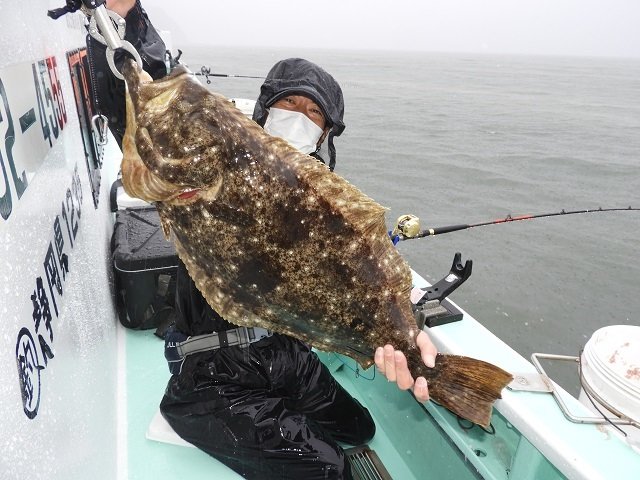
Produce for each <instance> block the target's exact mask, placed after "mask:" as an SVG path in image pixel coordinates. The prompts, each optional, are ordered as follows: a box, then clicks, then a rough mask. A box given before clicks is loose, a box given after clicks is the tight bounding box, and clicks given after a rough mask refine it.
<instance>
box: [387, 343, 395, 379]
mask: <svg viewBox="0 0 640 480" xmlns="http://www.w3.org/2000/svg"><path fill="white" fill-rule="evenodd" d="M384 374H385V376H386V377H387V380H389V381H390V382H395V381H396V361H395V355H394V349H393V347H392V346H391V345H385V346H384Z"/></svg>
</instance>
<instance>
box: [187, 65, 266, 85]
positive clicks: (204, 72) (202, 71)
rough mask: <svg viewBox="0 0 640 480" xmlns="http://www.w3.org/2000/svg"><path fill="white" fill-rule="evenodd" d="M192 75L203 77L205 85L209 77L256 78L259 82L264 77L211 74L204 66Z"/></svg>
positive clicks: (208, 81) (209, 69) (209, 81)
mask: <svg viewBox="0 0 640 480" xmlns="http://www.w3.org/2000/svg"><path fill="white" fill-rule="evenodd" d="M194 75H197V76H200V77H205V79H206V80H207V83H208V84H209V83H211V80H210V79H209V77H224V78H257V79H260V80H264V79H265V77H254V76H252V75H231V74H229V73H211V67H205V66H204V65H203V66H202V67H200V71H199V72H196V73H194Z"/></svg>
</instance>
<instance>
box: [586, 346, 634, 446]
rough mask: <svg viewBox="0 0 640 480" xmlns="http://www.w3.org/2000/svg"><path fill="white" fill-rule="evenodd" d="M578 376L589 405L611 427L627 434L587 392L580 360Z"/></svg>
mask: <svg viewBox="0 0 640 480" xmlns="http://www.w3.org/2000/svg"><path fill="white" fill-rule="evenodd" d="M578 356H579V357H580V358H581V359H582V350H580V354H579V355H578ZM578 376H579V378H580V386H581V387H582V391H583V392H584V394H585V395H586V397H587V398H588V399H589V401H590V402H591V405H593V408H595V409H596V411H597V412H598V413H599V414H600V416H602V418H604V419H605V420H606V421H607V423H609V424H610V425H611V426H612V427H613V428H615V429H616V430H618V431H619V432H620V433H622V434H623V435H624V436H625V437H626V436H627V432H625V431H624V430H623V429H622V428H620V427H619V426H618V425H616V424H615V423H613V422H612V421H611V419H610V418H609V417H607V416H606V415H605V414H604V413H603V412H602V410H600V408H599V407H598V405H597V402H596V401H595V400H594V399H593V397H592V396H591V393H590V392H589V388H588V387H587V386H585V383H586V380H585V379H584V374H583V373H582V361H579V362H578Z"/></svg>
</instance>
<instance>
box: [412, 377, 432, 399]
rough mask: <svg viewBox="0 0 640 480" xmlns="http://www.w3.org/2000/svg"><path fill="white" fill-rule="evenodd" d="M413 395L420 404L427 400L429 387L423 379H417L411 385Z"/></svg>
mask: <svg viewBox="0 0 640 480" xmlns="http://www.w3.org/2000/svg"><path fill="white" fill-rule="evenodd" d="M413 395H414V396H415V397H416V399H417V400H418V401H420V402H426V401H427V400H429V387H428V386H427V381H426V380H425V378H424V377H418V379H417V380H416V383H415V384H414V385H413Z"/></svg>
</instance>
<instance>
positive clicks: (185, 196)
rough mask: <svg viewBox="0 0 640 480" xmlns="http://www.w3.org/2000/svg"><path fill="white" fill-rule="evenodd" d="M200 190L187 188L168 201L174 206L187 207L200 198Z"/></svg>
mask: <svg viewBox="0 0 640 480" xmlns="http://www.w3.org/2000/svg"><path fill="white" fill-rule="evenodd" d="M200 192H201V189H200V188H185V189H184V190H180V191H179V192H178V193H177V194H175V195H173V196H172V197H171V198H169V199H168V201H169V202H171V203H173V204H179V205H186V204H189V203H193V202H195V201H196V200H197V199H198V198H200V195H199V194H200Z"/></svg>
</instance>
